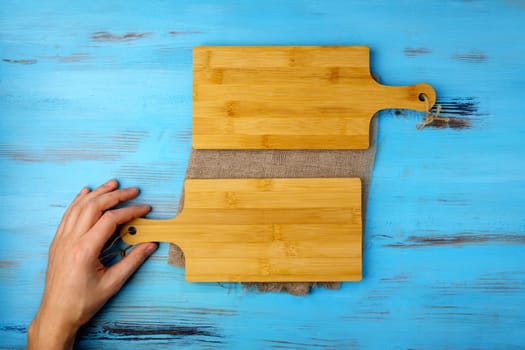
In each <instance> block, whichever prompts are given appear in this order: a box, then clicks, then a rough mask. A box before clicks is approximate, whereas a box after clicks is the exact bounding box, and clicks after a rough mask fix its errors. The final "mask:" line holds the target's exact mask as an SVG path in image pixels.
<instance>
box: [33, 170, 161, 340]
mask: <svg viewBox="0 0 525 350" xmlns="http://www.w3.org/2000/svg"><path fill="white" fill-rule="evenodd" d="M117 187H118V183H117V181H115V180H110V181H108V182H107V183H105V184H104V185H102V186H100V187H98V188H97V189H95V190H93V191H91V190H90V189H89V188H83V189H82V190H81V191H80V193H79V194H78V195H77V196H76V198H75V199H74V200H73V202H72V203H71V205H70V206H69V208H68V209H67V210H66V212H65V214H64V216H63V218H62V221H61V222H60V225H59V226H58V229H57V231H56V234H55V238H54V239H53V242H52V243H51V246H50V248H49V257H48V268H47V274H46V283H45V288H44V294H43V296H42V302H41V304H40V307H39V309H38V311H37V314H36V316H35V318H34V319H33V321H32V322H31V324H30V326H29V329H28V337H27V339H28V340H27V348H28V349H71V348H72V347H73V344H74V342H75V337H76V334H77V331H78V329H79V328H80V326H82V325H83V324H85V323H86V322H87V321H89V320H90V319H91V318H92V317H93V316H94V315H95V314H96V313H97V312H98V311H99V310H100V308H101V307H102V306H103V305H104V304H105V303H106V302H107V301H108V300H109V299H110V298H111V297H112V296H113V295H114V294H115V293H117V292H118V291H119V290H120V288H121V287H122V286H123V285H124V283H125V282H126V281H127V279H128V278H129V277H130V276H131V275H132V274H133V273H134V272H135V271H136V270H137V269H138V268H139V266H140V265H141V264H142V263H143V262H144V261H145V260H146V259H147V257H149V256H150V255H151V254H152V253H153V252H154V251H155V249H156V248H157V244H156V243H143V244H139V245H137V246H136V247H135V248H134V249H133V250H132V251H131V252H130V253H129V254H128V255H127V256H126V257H125V258H123V259H122V260H121V261H119V262H118V263H117V264H115V265H113V266H111V267H109V268H107V267H105V266H104V265H102V263H101V262H100V261H99V256H100V253H101V250H102V248H103V247H104V244H105V243H106V242H107V240H108V239H109V238H110V237H111V235H112V234H113V233H114V232H115V230H116V228H117V226H118V225H120V224H123V223H125V222H127V221H129V220H131V219H134V218H138V217H141V216H143V215H145V214H146V213H148V212H149V211H150V207H149V206H128V207H126V208H119V209H112V208H113V207H114V206H115V205H117V204H118V203H121V202H125V201H128V200H130V199H132V198H135V197H136V196H137V194H138V189H137V188H125V189H117Z"/></svg>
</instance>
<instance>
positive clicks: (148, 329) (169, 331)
mask: <svg viewBox="0 0 525 350" xmlns="http://www.w3.org/2000/svg"><path fill="white" fill-rule="evenodd" d="M78 337H79V341H82V339H84V338H88V339H113V340H135V341H148V340H162V341H165V342H167V341H169V340H170V339H171V340H175V339H181V338H187V337H191V338H194V341H196V342H202V343H214V344H220V343H221V342H222V340H221V338H222V336H221V335H220V334H219V333H217V330H216V328H215V327H212V326H206V325H174V324H172V323H166V322H151V321H149V322H148V321H145V322H119V321H117V322H102V323H100V324H97V323H96V322H91V323H89V324H87V325H86V326H84V327H82V328H81V329H80V331H79V335H78Z"/></svg>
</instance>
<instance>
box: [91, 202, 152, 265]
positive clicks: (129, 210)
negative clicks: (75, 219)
mask: <svg viewBox="0 0 525 350" xmlns="http://www.w3.org/2000/svg"><path fill="white" fill-rule="evenodd" d="M150 210H151V208H150V206H148V205H140V206H131V207H126V208H120V209H113V210H108V211H106V212H105V213H104V215H102V217H101V218H100V219H99V220H98V221H97V223H96V224H95V225H94V226H93V227H92V228H91V229H90V230H89V231H88V232H87V234H85V235H84V236H83V237H82V239H86V240H88V242H89V243H88V246H89V247H90V249H93V253H95V254H96V256H98V255H99V253H100V251H101V250H102V248H103V247H104V244H106V242H107V240H108V239H109V238H110V237H111V235H113V233H115V230H116V229H117V227H118V225H121V224H124V223H126V222H128V221H131V220H133V219H136V218H140V217H141V216H144V215H146V214H147V213H148V212H149V211H150Z"/></svg>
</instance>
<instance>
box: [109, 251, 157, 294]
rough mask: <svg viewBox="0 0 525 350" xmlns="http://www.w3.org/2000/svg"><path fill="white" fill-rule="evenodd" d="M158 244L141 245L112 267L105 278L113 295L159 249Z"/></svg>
mask: <svg viewBox="0 0 525 350" xmlns="http://www.w3.org/2000/svg"><path fill="white" fill-rule="evenodd" d="M157 247H158V244H157V243H153V242H150V243H141V244H138V245H137V246H135V248H133V250H132V251H131V252H130V253H129V254H128V255H126V256H125V257H124V259H122V260H121V261H119V262H118V263H117V264H115V265H113V266H112V267H110V268H109V269H108V270H107V271H106V274H105V276H104V279H105V280H106V284H107V286H108V289H109V290H110V292H111V294H112V295H113V294H115V293H116V292H117V291H118V290H119V289H120V288H122V286H123V285H124V283H126V281H127V280H128V278H129V277H130V276H131V275H133V273H134V272H135V271H136V270H137V269H138V268H139V267H140V265H142V263H143V262H144V261H145V260H146V259H147V258H148V257H149V256H150V255H151V254H153V252H154V251H155V250H156V249H157Z"/></svg>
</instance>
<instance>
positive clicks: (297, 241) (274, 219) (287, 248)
mask: <svg viewBox="0 0 525 350" xmlns="http://www.w3.org/2000/svg"><path fill="white" fill-rule="evenodd" d="M206 209H208V210H209V209H212V210H222V212H221V215H220V220H221V221H220V222H217V221H216V220H214V217H213V216H210V215H202V214H203V212H202V210H206ZM261 209H263V210H266V212H265V213H264V216H261V213H260V212H259V211H260V210H261ZM304 209H306V210H312V211H320V210H323V209H335V210H336V211H335V212H332V214H336V217H335V220H334V221H337V222H338V223H334V222H330V223H325V220H324V219H323V218H322V215H321V216H320V215H319V214H317V215H314V216H311V217H307V216H301V215H300V214H304V212H303V210H304ZM246 210H251V212H247V211H246ZM290 213H292V216H290ZM207 214H209V213H207ZM240 216H242V217H243V220H242V221H237V218H239V217H240ZM215 218H216V216H215ZM261 218H262V220H261ZM131 227H132V229H130V228H131ZM361 231H362V227H361V181H360V179H358V178H339V179H316V178H313V179H207V180H206V179H204V180H202V179H189V180H186V186H185V191H184V209H183V211H182V213H180V214H179V216H178V217H176V218H174V219H170V220H149V219H136V220H133V221H132V222H130V223H128V224H126V225H125V226H124V227H123V228H122V229H121V236H122V237H123V238H124V240H125V241H126V242H128V243H130V244H136V243H140V242H151V241H164V242H172V243H175V244H177V245H179V246H180V247H181V248H182V250H183V251H184V255H185V258H186V279H187V280H188V281H201V282H202V281H204V282H206V281H207V282H210V281H214V282H217V281H221V282H233V281H244V282H262V281H274V282H281V281H282V282H291V281H317V280H319V281H350V280H359V279H360V278H361V277H360V276H361V242H362V232H361ZM129 232H132V233H131V234H130V233H129ZM331 259H333V261H332V263H330V260H331ZM341 259H342V260H341ZM261 260H263V261H268V266H271V268H269V270H268V271H266V270H265V269H262V270H261V268H260V264H259V262H260V261H261ZM263 272H264V273H263ZM316 277H318V278H316Z"/></svg>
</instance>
